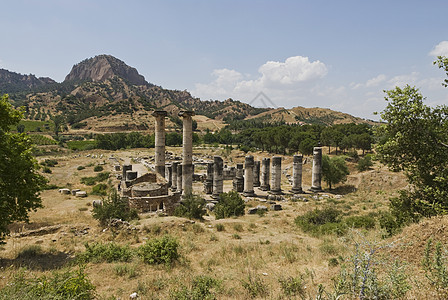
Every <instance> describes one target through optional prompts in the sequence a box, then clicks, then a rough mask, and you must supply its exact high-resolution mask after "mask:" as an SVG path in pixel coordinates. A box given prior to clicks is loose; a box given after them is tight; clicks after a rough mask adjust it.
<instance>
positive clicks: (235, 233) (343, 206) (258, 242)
mask: <svg viewBox="0 0 448 300" xmlns="http://www.w3.org/2000/svg"><path fill="white" fill-rule="evenodd" d="M167 150H168V151H171V152H174V153H179V154H180V151H181V149H180V148H169V149H167ZM153 151H154V150H153V149H149V150H147V149H134V150H128V151H116V152H112V151H101V150H92V151H89V152H80V153H76V154H75V153H72V154H68V155H64V156H58V157H51V158H53V159H56V160H57V161H58V165H56V166H55V167H53V168H51V169H52V173H51V174H49V175H48V176H49V179H50V184H55V185H58V186H59V187H69V188H80V189H82V190H86V191H87V192H88V193H90V191H91V188H92V187H91V186H85V185H83V184H81V182H80V179H81V178H82V177H85V176H93V175H94V173H95V172H93V168H94V166H95V165H99V164H101V165H103V166H104V169H105V171H110V172H111V174H112V175H111V177H110V179H109V181H110V184H114V185H115V184H116V183H117V182H116V179H115V178H114V172H113V170H112V165H113V164H114V163H113V162H112V161H111V160H109V157H110V156H111V155H113V156H114V157H119V158H121V159H122V162H123V161H126V162H127V161H130V160H131V158H132V157H137V156H151V155H153ZM194 153H195V156H198V157H199V156H200V157H203V158H207V157H210V156H212V155H216V154H218V155H223V156H224V157H225V163H226V164H228V165H234V164H236V163H237V162H238V163H239V162H243V160H244V156H245V154H244V153H243V152H240V151H238V150H233V151H231V153H228V152H226V151H224V150H222V149H220V148H216V149H215V148H195V149H194ZM87 154H91V155H90V157H86V155H87ZM92 154H94V155H96V157H95V158H92ZM251 154H253V155H254V156H255V158H256V159H261V158H262V157H266V156H268V154H267V153H261V152H257V153H251ZM101 155H102V157H101ZM100 157H101V158H100ZM46 158H48V157H42V158H40V159H42V160H43V159H46ZM309 161H310V160H308V163H306V164H305V165H304V168H303V173H304V176H303V183H304V186H303V187H304V190H308V188H309V185H310V183H311V164H310V162H309ZM79 166H84V167H85V169H82V170H78V167H79ZM349 167H350V171H351V174H352V175H350V176H349V178H348V181H347V182H346V183H344V184H343V185H338V186H337V187H336V189H335V190H334V191H331V192H330V191H326V192H324V193H320V194H319V195H314V194H310V193H308V194H306V195H304V196H305V197H306V198H307V200H308V201H292V199H291V198H289V196H286V201H281V202H279V203H281V205H282V207H283V210H281V211H268V212H267V213H266V214H265V215H264V216H260V215H245V216H243V217H238V218H230V219H222V220H215V218H214V216H213V214H212V213H210V215H207V216H206V217H205V220H204V221H202V222H199V221H191V220H188V219H184V218H178V217H171V216H163V215H157V214H154V213H150V214H141V215H140V220H137V221H133V222H131V226H130V227H123V228H121V229H111V228H109V229H106V230H105V229H104V228H101V227H99V225H98V222H97V221H96V220H94V219H93V218H92V215H91V210H92V206H91V205H90V204H91V203H92V200H95V199H99V196H92V195H90V194H89V196H88V197H87V198H75V197H74V196H71V195H62V194H60V193H58V191H57V190H47V191H43V192H42V199H43V205H44V208H43V209H39V210H38V211H36V212H33V213H32V214H31V218H30V220H31V223H30V224H13V226H11V231H12V234H11V236H10V237H8V238H7V240H6V242H7V244H6V245H4V247H3V249H2V250H1V252H0V255H1V259H0V266H1V269H0V276H1V278H2V279H1V280H0V288H1V287H2V286H5V285H6V284H7V283H8V282H9V281H10V280H11V279H12V277H13V275H14V274H15V273H16V272H17V270H18V268H19V267H26V268H28V270H29V272H31V273H33V274H35V275H36V276H37V275H41V274H50V273H51V271H52V270H55V269H58V268H61V267H64V266H67V265H69V264H70V263H71V262H73V260H74V257H75V256H76V255H77V254H79V253H81V252H83V251H85V246H84V244H85V243H86V242H89V243H92V242H101V243H107V242H110V241H114V242H116V243H118V244H121V245H129V246H130V247H131V248H137V247H138V246H140V245H142V244H144V243H145V242H146V241H147V240H148V239H151V238H153V237H160V236H163V235H164V234H169V235H171V236H173V237H175V238H176V239H177V240H178V241H179V243H180V250H179V253H180V259H179V260H178V261H177V262H175V263H174V264H173V265H171V266H164V265H162V266H160V265H159V266H152V265H147V264H144V263H142V262H141V261H140V260H139V259H138V258H137V257H135V258H133V259H132V260H131V261H130V262H119V263H118V262H117V263H88V264H87V269H86V272H87V274H88V276H89V278H90V279H91V281H92V283H93V284H94V285H95V286H96V294H97V296H98V297H99V298H108V297H115V298H118V297H120V298H121V299H126V298H127V297H129V295H130V294H131V293H133V292H137V293H138V294H139V296H140V299H167V298H170V297H173V294H174V292H175V291H176V290H178V289H179V288H180V287H181V286H185V287H190V286H191V280H192V279H193V278H194V277H195V276H199V275H207V276H209V277H211V278H214V279H217V280H218V281H219V282H220V285H219V287H218V288H215V289H214V292H215V294H216V295H217V298H218V299H248V298H250V297H252V296H253V294H251V292H250V290H249V289H247V288H245V283H246V286H247V283H249V284H253V285H256V284H259V285H260V286H262V287H263V288H264V292H263V291H261V292H260V293H259V294H256V295H255V297H256V298H269V299H288V298H291V297H292V298H293V297H294V296H291V295H289V296H288V295H287V294H285V290H284V289H283V288H282V286H281V283H280V281H281V280H284V279H286V278H299V277H300V276H302V278H303V282H304V285H303V288H304V291H305V292H306V293H307V294H308V293H309V295H311V296H314V295H315V294H316V293H317V291H318V286H319V284H323V285H324V286H325V287H326V288H327V289H329V290H331V287H332V278H334V277H335V276H336V275H337V274H338V273H339V271H340V266H341V264H343V263H344V260H345V258H347V257H349V256H350V255H351V253H352V251H353V243H352V240H351V239H350V238H349V236H348V235H345V236H342V237H338V236H336V235H321V236H312V235H310V234H307V233H304V232H302V231H301V230H300V229H299V228H298V227H297V225H296V224H295V222H294V219H295V218H296V217H297V216H298V215H303V214H304V213H306V212H307V211H311V210H314V209H316V208H323V207H333V208H337V209H339V210H341V211H342V212H343V213H344V215H346V216H352V215H367V214H369V213H372V212H373V213H377V212H379V211H385V210H387V204H388V198H389V197H391V196H394V195H395V194H396V191H397V189H401V188H404V187H406V181H405V178H404V176H403V175H402V174H400V173H392V172H389V171H387V170H386V169H385V168H384V167H382V166H380V165H377V164H376V165H374V167H373V169H371V170H369V171H367V172H363V173H358V172H357V171H356V170H355V164H354V163H349ZM282 169H283V170H284V172H286V173H287V174H291V173H292V157H288V156H285V157H284V160H283V168H282ZM197 172H201V170H197ZM203 172H205V170H204V171H203ZM139 175H141V174H139ZM282 187H283V190H284V191H288V190H289V189H290V187H291V185H290V184H289V182H288V181H287V178H286V176H283V182H282ZM324 187H325V186H324ZM230 188H231V182H230V181H225V186H224V190H225V191H228V190H230ZM194 189H195V191H196V192H197V193H199V194H202V184H201V183H195V184H194ZM256 192H257V193H259V194H263V193H262V192H258V190H256ZM336 195H340V196H336ZM313 196H314V198H313ZM259 204H263V205H267V204H266V203H264V202H260V201H259V199H256V198H251V199H248V201H247V207H253V206H257V205H259ZM447 224H448V218H446V217H439V218H434V219H430V220H425V221H423V222H422V223H420V224H416V225H412V226H410V227H408V228H406V229H405V230H404V231H403V232H402V233H401V234H400V235H399V236H396V237H392V238H389V239H381V236H382V233H383V232H382V231H381V230H380V228H379V226H378V224H376V227H375V228H374V229H372V230H369V231H361V232H362V234H360V235H358V234H356V233H355V235H356V236H361V235H362V237H363V239H364V240H366V241H377V242H378V243H379V244H384V245H385V244H390V243H391V242H393V241H397V240H398V241H397V242H396V243H395V244H394V247H393V248H390V249H389V248H388V249H385V250H382V255H385V257H387V258H393V257H396V258H398V259H399V260H400V261H401V262H403V263H406V264H408V269H409V270H411V271H412V274H413V276H414V277H413V278H414V279H413V280H417V279H422V278H424V274H423V272H422V269H421V265H420V261H421V258H422V256H423V250H424V246H425V244H426V241H427V239H428V238H429V237H431V236H433V237H434V240H440V241H442V242H443V243H445V244H446V242H447V241H448V237H447V235H446V232H445V231H446V230H445V227H446V226H448V225H447ZM31 246H32V247H37V248H38V249H39V253H40V254H36V255H31V256H23V255H21V254H22V253H24V249H29V247H31ZM413 285H414V289H413V290H412V291H411V292H409V293H408V295H407V297H409V298H414V299H425V298H428V299H430V298H431V297H433V296H434V294H430V293H427V292H426V290H427V289H428V288H429V287H428V285H425V284H424V283H423V280H422V281H421V282H420V285H416V284H415V283H413ZM297 298H300V297H299V296H297Z"/></svg>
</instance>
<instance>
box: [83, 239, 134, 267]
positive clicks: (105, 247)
mask: <svg viewBox="0 0 448 300" xmlns="http://www.w3.org/2000/svg"><path fill="white" fill-rule="evenodd" d="M84 245H85V247H86V251H85V252H83V253H81V254H79V255H78V256H77V257H76V259H77V260H78V261H79V262H82V263H88V262H94V263H100V262H108V263H111V262H116V261H120V262H128V261H130V260H131V258H132V255H133V253H132V250H131V248H129V246H127V245H126V246H120V245H118V244H115V243H108V244H101V243H93V244H89V243H85V244H84Z"/></svg>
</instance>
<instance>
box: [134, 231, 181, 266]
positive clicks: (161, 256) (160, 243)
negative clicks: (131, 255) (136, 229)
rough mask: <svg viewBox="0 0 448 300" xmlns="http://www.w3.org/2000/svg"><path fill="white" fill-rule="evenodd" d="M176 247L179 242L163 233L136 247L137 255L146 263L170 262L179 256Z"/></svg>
mask: <svg viewBox="0 0 448 300" xmlns="http://www.w3.org/2000/svg"><path fill="white" fill-rule="evenodd" d="M178 247H179V243H178V241H177V240H176V239H175V238H173V237H171V236H169V235H164V236H163V237H161V238H153V239H151V240H148V241H147V242H146V244H145V245H142V246H140V247H138V255H139V256H140V257H141V258H142V259H143V261H144V262H145V263H147V264H171V263H173V262H174V261H175V260H177V259H178V258H179V253H178V252H177V249H178Z"/></svg>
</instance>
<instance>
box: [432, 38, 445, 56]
mask: <svg viewBox="0 0 448 300" xmlns="http://www.w3.org/2000/svg"><path fill="white" fill-rule="evenodd" d="M429 55H432V56H448V41H442V42H440V43H438V44H437V45H436V46H435V47H434V48H433V49H432V50H431V52H429Z"/></svg>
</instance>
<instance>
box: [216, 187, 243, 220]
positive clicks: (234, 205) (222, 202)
mask: <svg viewBox="0 0 448 300" xmlns="http://www.w3.org/2000/svg"><path fill="white" fill-rule="evenodd" d="M244 208H245V203H244V201H243V199H242V198H241V196H240V195H239V194H238V192H236V191H230V192H228V193H222V194H221V195H219V202H218V204H216V206H215V209H214V212H215V216H216V219H224V218H228V217H231V216H242V215H244Z"/></svg>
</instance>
